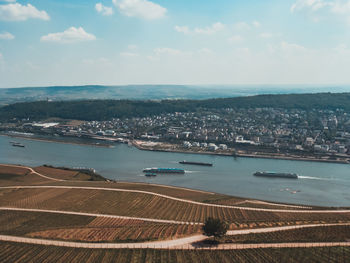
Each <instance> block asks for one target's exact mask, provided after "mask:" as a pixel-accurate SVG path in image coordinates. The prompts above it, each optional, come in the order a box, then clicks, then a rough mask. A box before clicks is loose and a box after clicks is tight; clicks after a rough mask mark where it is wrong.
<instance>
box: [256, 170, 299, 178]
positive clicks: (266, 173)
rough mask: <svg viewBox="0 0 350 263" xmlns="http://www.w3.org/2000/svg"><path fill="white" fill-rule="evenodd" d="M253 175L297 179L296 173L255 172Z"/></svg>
mask: <svg viewBox="0 0 350 263" xmlns="http://www.w3.org/2000/svg"><path fill="white" fill-rule="evenodd" d="M254 176H259V177H269V178H287V179H298V175H297V174H295V173H275V172H256V173H254Z"/></svg>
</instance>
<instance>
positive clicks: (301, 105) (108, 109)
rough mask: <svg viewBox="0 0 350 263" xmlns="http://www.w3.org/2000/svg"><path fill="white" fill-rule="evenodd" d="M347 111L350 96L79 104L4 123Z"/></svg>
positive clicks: (25, 109)
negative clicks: (228, 111)
mask: <svg viewBox="0 0 350 263" xmlns="http://www.w3.org/2000/svg"><path fill="white" fill-rule="evenodd" d="M262 107H273V108H286V109H292V108H293V109H303V110H312V109H324V110H336V109H344V110H346V111H348V112H350V93H317V94H282V95H257V96H247V97H236V98H218V99H208V100H161V101H154V100H141V101H140V100H139V101H137V100H79V101H54V102H48V101H38V102H25V103H15V104H12V105H8V106H4V107H1V108H0V121H3V122H4V121H11V120H14V119H30V120H42V119H46V118H51V117H57V118H63V119H76V120H108V119H111V118H124V117H143V116H151V115H156V114H160V113H173V112H193V111H200V110H201V109H223V108H262Z"/></svg>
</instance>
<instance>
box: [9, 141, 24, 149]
mask: <svg viewBox="0 0 350 263" xmlns="http://www.w3.org/2000/svg"><path fill="white" fill-rule="evenodd" d="M11 144H12V146H13V147H21V148H24V147H25V146H24V144H22V143H19V142H11Z"/></svg>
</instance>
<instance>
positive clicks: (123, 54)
mask: <svg viewBox="0 0 350 263" xmlns="http://www.w3.org/2000/svg"><path fill="white" fill-rule="evenodd" d="M120 56H122V57H129V58H130V57H131V58H132V57H138V56H139V54H137V53H133V52H121V53H120Z"/></svg>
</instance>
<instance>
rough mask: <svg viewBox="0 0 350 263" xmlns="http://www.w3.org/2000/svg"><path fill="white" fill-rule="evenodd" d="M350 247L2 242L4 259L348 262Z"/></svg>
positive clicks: (0, 253) (152, 262) (155, 262)
mask: <svg viewBox="0 0 350 263" xmlns="http://www.w3.org/2000/svg"><path fill="white" fill-rule="evenodd" d="M349 258H350V248H349V247H333V248H298V249H295V248H284V249H249V250H211V251H210V250H209V251H208V250H153V249H122V250H118V249H78V248H64V247H54V246H41V245H28V244H18V243H10V242H1V243H0V262H4V263H8V262H9V263H10V262H11V263H12V262H62V263H66V262H77V263H80V262H86V263H90V262H91V263H92V262H131V263H139V262H140V263H141V262H150V263H158V262H169V263H172V262H179V263H203V262H205V263H217V262H222V263H231V262H242V263H252V262H254V263H274V262H283V263H300V262H308V263H326V262H327V263H346V262H348V259H349Z"/></svg>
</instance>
